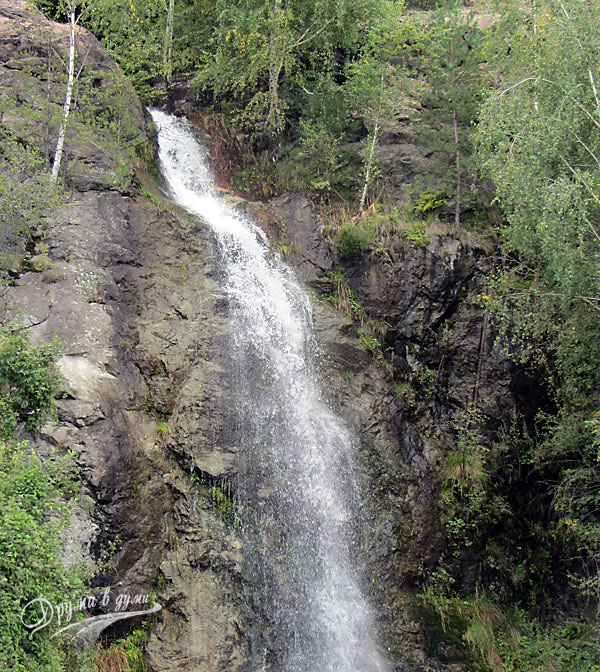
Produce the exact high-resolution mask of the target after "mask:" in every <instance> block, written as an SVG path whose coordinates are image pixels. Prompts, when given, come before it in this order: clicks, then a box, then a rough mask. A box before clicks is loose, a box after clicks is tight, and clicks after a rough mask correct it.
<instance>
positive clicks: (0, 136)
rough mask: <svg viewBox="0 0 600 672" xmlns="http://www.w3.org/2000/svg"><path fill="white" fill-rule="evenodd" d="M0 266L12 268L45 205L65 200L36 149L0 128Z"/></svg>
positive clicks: (56, 203)
mask: <svg viewBox="0 0 600 672" xmlns="http://www.w3.org/2000/svg"><path fill="white" fill-rule="evenodd" d="M0 173H1V174H2V180H0V249H1V250H2V252H1V253H0V269H3V268H4V269H5V270H12V266H13V265H14V255H17V254H23V252H24V247H25V244H26V243H27V242H28V241H29V239H30V237H31V234H32V232H33V231H34V229H35V228H36V227H37V226H38V225H39V223H40V221H41V219H42V216H43V215H44V214H45V212H47V211H48V210H49V209H51V208H53V207H56V206H58V205H60V204H61V203H63V202H64V201H65V194H64V193H63V192H61V191H60V190H59V189H57V188H56V187H55V186H54V185H52V184H51V182H50V173H48V172H46V171H45V161H44V158H43V157H42V156H41V154H40V153H39V152H37V151H36V150H35V149H33V148H31V147H25V146H24V145H23V144H21V143H20V142H19V140H18V139H17V138H16V137H15V136H14V135H12V134H11V133H9V132H7V131H6V130H5V129H0Z"/></svg>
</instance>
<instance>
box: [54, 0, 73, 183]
mask: <svg viewBox="0 0 600 672" xmlns="http://www.w3.org/2000/svg"><path fill="white" fill-rule="evenodd" d="M75 24H76V21H75V4H74V3H73V4H72V5H71V8H70V11H69V28H70V30H69V71H68V76H67V93H66V95H65V104H64V107H63V118H62V122H61V124H60V129H59V131H58V139H57V141H56V150H55V152H54V161H53V163H52V173H51V175H50V181H51V182H56V180H57V179H58V173H59V171H60V164H61V162H62V156H63V148H64V145H65V136H66V135H67V122H68V120H69V113H70V112H71V98H72V96H73V84H74V81H75Z"/></svg>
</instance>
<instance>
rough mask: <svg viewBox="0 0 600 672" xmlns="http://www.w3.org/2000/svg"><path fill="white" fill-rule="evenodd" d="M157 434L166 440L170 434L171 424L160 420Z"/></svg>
mask: <svg viewBox="0 0 600 672" xmlns="http://www.w3.org/2000/svg"><path fill="white" fill-rule="evenodd" d="M155 429H156V435H157V436H158V438H159V439H160V440H161V441H164V440H165V439H166V438H167V436H168V434H169V425H168V423H166V422H164V421H163V422H159V423H158V424H157V425H156V428H155Z"/></svg>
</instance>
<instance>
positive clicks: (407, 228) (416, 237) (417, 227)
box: [398, 222, 429, 248]
mask: <svg viewBox="0 0 600 672" xmlns="http://www.w3.org/2000/svg"><path fill="white" fill-rule="evenodd" d="M398 233H399V234H400V236H401V237H402V238H404V239H405V240H408V242H409V243H412V244H413V245H414V246H415V247H423V248H425V247H427V246H428V245H429V236H428V235H427V232H426V231H425V226H424V224H422V223H421V222H407V223H406V224H404V225H403V226H400V227H398Z"/></svg>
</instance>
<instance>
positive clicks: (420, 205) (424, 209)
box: [414, 191, 446, 215]
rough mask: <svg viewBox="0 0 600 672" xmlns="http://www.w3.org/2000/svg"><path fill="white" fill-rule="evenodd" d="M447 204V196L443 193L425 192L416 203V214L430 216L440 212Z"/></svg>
mask: <svg viewBox="0 0 600 672" xmlns="http://www.w3.org/2000/svg"><path fill="white" fill-rule="evenodd" d="M445 204H446V194H445V193H444V192H443V191H424V192H423V193H422V194H421V195H420V196H419V198H418V200H417V202H416V203H415V208H414V209H415V212H418V213H419V214H421V215H428V214H430V213H432V212H435V211H436V210H439V209H440V208H441V207H442V206H443V205H445Z"/></svg>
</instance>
